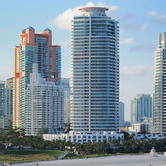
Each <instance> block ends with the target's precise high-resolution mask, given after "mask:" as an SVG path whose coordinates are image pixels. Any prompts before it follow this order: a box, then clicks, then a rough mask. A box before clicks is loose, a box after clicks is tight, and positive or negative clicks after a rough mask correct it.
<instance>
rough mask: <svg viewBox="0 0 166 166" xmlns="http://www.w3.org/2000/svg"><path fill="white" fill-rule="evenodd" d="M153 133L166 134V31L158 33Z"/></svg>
mask: <svg viewBox="0 0 166 166" xmlns="http://www.w3.org/2000/svg"><path fill="white" fill-rule="evenodd" d="M153 127H154V131H153V132H154V133H164V134H166V33H160V34H159V41H158V48H157V50H156V55H155V73H154V94H153Z"/></svg>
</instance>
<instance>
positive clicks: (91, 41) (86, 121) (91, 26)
mask: <svg viewBox="0 0 166 166" xmlns="http://www.w3.org/2000/svg"><path fill="white" fill-rule="evenodd" d="M79 10H80V11H81V12H83V14H82V15H81V16H75V17H74V19H73V25H72V79H71V129H72V130H74V131H118V127H119V52H118V50H119V49H118V47H119V33H118V29H119V27H118V22H117V21H115V20H114V19H112V18H110V17H108V16H107V15H106V13H105V11H107V10H108V9H107V8H103V7H83V8H80V9H79Z"/></svg>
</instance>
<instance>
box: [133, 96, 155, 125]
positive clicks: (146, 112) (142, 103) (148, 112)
mask: <svg viewBox="0 0 166 166" xmlns="http://www.w3.org/2000/svg"><path fill="white" fill-rule="evenodd" d="M151 117H152V97H151V96H150V95H149V94H148V95H146V94H137V95H136V97H135V98H134V100H132V101H131V123H136V122H142V120H143V118H151Z"/></svg>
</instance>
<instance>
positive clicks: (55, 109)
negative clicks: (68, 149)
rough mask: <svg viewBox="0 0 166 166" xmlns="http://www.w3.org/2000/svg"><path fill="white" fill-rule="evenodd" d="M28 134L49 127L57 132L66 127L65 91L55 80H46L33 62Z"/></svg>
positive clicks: (28, 97) (27, 120) (27, 103)
mask: <svg viewBox="0 0 166 166" xmlns="http://www.w3.org/2000/svg"><path fill="white" fill-rule="evenodd" d="M26 95H27V98H26V107H25V108H26V109H25V116H26V117H25V119H26V122H25V123H26V128H25V130H26V134H30V135H34V134H37V133H38V131H39V129H41V128H42V127H43V128H47V129H48V132H49V133H55V132H57V131H59V130H62V128H63V127H64V91H63V88H62V87H60V86H56V85H55V83H54V82H49V81H46V80H45V79H44V78H41V74H39V73H38V66H37V64H33V73H32V74H31V75H30V84H29V85H28V87H27V89H26Z"/></svg>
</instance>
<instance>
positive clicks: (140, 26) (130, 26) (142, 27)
mask: <svg viewBox="0 0 166 166" xmlns="http://www.w3.org/2000/svg"><path fill="white" fill-rule="evenodd" d="M147 28H148V24H139V23H136V22H135V21H130V22H129V23H127V24H125V25H123V26H122V29H124V30H125V31H127V30H134V31H143V30H145V29H147Z"/></svg>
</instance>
